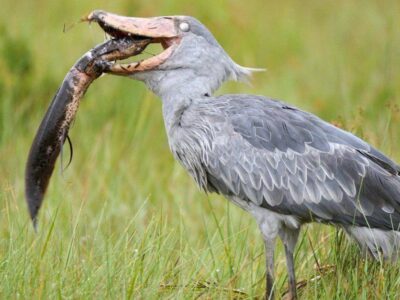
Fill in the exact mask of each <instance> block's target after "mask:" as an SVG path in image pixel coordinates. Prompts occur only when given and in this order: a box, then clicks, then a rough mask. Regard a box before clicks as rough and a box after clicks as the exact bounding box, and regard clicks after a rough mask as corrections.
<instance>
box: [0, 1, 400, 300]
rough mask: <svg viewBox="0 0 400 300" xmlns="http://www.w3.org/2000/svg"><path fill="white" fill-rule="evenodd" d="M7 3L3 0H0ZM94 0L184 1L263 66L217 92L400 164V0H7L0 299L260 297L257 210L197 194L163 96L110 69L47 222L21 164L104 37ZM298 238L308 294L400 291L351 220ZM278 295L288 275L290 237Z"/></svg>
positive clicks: (174, 7) (77, 130) (163, 11)
mask: <svg viewBox="0 0 400 300" xmlns="http://www.w3.org/2000/svg"><path fill="white" fill-rule="evenodd" d="M3 2H4V1H3ZM95 8H103V9H106V10H109V11H113V12H117V13H120V14H124V15H140V16H153V15H167V14H188V15H193V16H196V17H197V18H198V19H200V20H201V21H202V22H203V23H204V24H206V25H207V26H208V27H209V28H210V29H211V31H212V32H214V34H215V36H216V37H217V39H218V40H219V41H220V43H221V45H223V47H224V48H225V49H226V50H227V52H228V53H229V54H230V55H231V56H232V58H234V59H235V60H236V61H237V62H238V63H240V64H242V65H246V66H251V67H265V68H267V69H268V71H267V72H265V73H262V74H257V75H256V77H255V78H254V81H253V84H252V86H246V85H242V84H237V83H229V84H226V85H225V86H224V87H223V88H222V89H221V90H220V91H219V92H218V93H227V92H242V93H253V94H264V95H269V96H271V97H274V98H280V99H283V100H286V101H287V102H290V103H291V104H294V105H296V106H298V107H300V108H302V109H305V110H308V111H311V112H313V113H315V114H317V115H319V116H321V117H322V118H324V119H326V120H328V121H331V122H334V123H335V124H337V125H339V126H341V127H343V128H345V129H347V130H350V131H352V132H354V133H356V134H358V135H360V136H361V137H363V138H365V139H366V140H368V141H369V142H370V143H371V144H373V145H374V146H376V147H378V148H379V149H381V150H382V151H384V152H385V153H387V154H388V155H390V156H391V157H393V158H394V159H396V160H397V161H400V151H399V148H400V138H399V137H400V112H399V105H400V84H399V83H400V72H399V70H400V18H399V17H400V4H399V2H398V1H396V0H393V1H390V0H388V1H344V0H343V1H342V0H340V1H316V0H315V1H295V0H292V1H247V2H246V3H244V2H243V1H239V0H234V1H229V2H228V1H226V2H224V1H202V2H200V1H199V2H197V3H193V2H187V1H176V0H175V1H173V0H169V1H161V0H156V1H96V3H95V4H94V2H93V1H92V2H82V1H48V0H43V1H10V0H5V3H2V9H1V10H0V210H1V213H0V298H3V299H9V298H27V299H32V298H45V299H48V298H49V299H53V298H73V299H78V298H108V299H120V298H135V299H137V298H139V299H154V298H166V299H169V298H173V299H176V298H178V299H179V298H180V299H186V298H197V297H200V298H203V299H215V298H217V299H218V298H220V299H225V298H255V297H261V296H262V294H263V290H264V277H263V276H264V257H263V245H262V241H261V237H260V235H259V233H258V229H257V227H256V224H255V222H254V221H253V220H252V219H251V217H250V216H249V215H247V214H246V213H244V212H242V211H241V210H240V209H238V208H236V207H235V206H233V205H231V204H229V203H228V202H227V201H226V200H224V199H222V198H221V197H218V196H215V195H209V196H206V195H203V194H202V193H200V192H199V191H198V189H197V187H196V186H195V184H194V183H193V182H192V180H191V179H190V178H189V177H188V175H187V174H186V173H185V172H184V170H183V169H182V168H181V167H180V166H179V165H178V164H177V163H176V162H174V160H173V158H172V156H171V155H170V153H169V150H168V144H167V141H166V137H165V133H164V127H163V121H162V117H161V107H160V102H159V100H158V99H156V98H155V97H154V96H153V95H151V94H150V93H149V92H148V91H146V90H145V88H144V86H143V85H141V84H140V83H137V82H133V81H130V80H128V79H123V78H117V77H109V76H106V77H103V78H101V79H99V80H97V81H96V82H95V83H94V84H93V86H92V87H91V88H90V89H89V91H88V93H87V94H86V96H85V99H84V101H83V103H82V105H81V107H80V111H79V113H78V116H77V119H76V122H75V124H74V127H73V129H72V130H71V132H70V135H71V137H72V140H73V143H74V146H75V153H74V154H75V155H74V161H73V163H72V165H71V166H70V167H69V168H68V169H67V171H65V172H64V173H63V174H62V175H61V174H60V167H59V166H58V167H57V168H56V171H55V173H54V175H53V178H52V181H51V184H50V187H49V190H48V193H47V196H46V201H45V203H44V206H43V210H42V211H41V214H40V224H39V226H40V227H39V232H38V233H37V234H35V233H34V232H33V230H32V228H31V225H30V222H29V218H28V214H27V210H26V205H25V203H24V193H23V191H24V186H23V183H24V163H25V161H26V157H27V153H28V150H29V146H30V143H31V141H32V139H33V136H34V133H35V130H36V129H37V127H38V125H39V122H40V119H41V118H42V116H43V114H44V112H45V110H46V108H47V105H48V103H49V102H50V99H51V97H52V95H53V94H54V92H55V91H56V89H57V86H58V85H59V84H60V82H61V80H62V78H63V76H64V74H65V73H66V72H67V70H68V69H69V67H70V66H71V65H72V64H73V63H74V61H75V60H76V59H77V58H78V57H79V56H80V55H81V54H82V53H83V52H85V51H86V50H87V49H89V48H90V47H92V46H94V45H96V44H97V43H99V42H101V41H102V40H103V35H102V33H101V31H100V30H99V29H98V28H97V27H96V26H95V25H91V26H87V24H78V25H75V26H74V27H73V28H72V29H69V30H68V31H67V32H66V33H63V27H64V24H66V27H70V26H69V25H71V24H73V23H74V22H75V21H76V20H78V19H79V18H80V17H81V16H82V15H84V14H85V13H87V12H89V11H90V10H92V9H95ZM300 241H301V242H300V243H299V246H298V248H297V251H296V271H297V278H298V281H299V282H300V283H301V284H302V287H301V288H300V295H301V297H302V298H304V299H321V298H322V299H331V298H336V299H343V298H348V299H354V298H361V299H373V298H377V299H380V298H391V299H396V298H399V297H400V295H399V294H400V293H399V292H398V290H399V288H400V282H399V281H400V279H399V278H400V277H399V271H400V268H399V266H398V265H390V264H386V263H379V262H371V261H369V260H365V259H363V258H362V257H360V255H359V253H358V249H357V248H356V247H355V246H354V245H353V244H351V243H348V242H347V240H346V238H345V237H344V235H343V233H342V232H341V231H340V230H337V229H335V228H332V227H328V226H321V225H309V226H307V227H305V228H304V229H303V231H302V234H301V237H300ZM276 273H277V276H276V278H277V294H278V295H284V293H285V291H286V286H287V282H286V279H287V276H286V271H285V262H284V255H283V252H282V246H281V245H280V244H279V245H278V251H277V270H276Z"/></svg>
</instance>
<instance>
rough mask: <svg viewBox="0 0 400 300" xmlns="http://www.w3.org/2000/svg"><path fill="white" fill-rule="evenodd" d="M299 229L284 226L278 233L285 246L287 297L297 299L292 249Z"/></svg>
mask: <svg viewBox="0 0 400 300" xmlns="http://www.w3.org/2000/svg"><path fill="white" fill-rule="evenodd" d="M299 231H300V230H299V229H295V230H292V229H288V228H285V230H284V231H283V233H282V234H280V236H281V238H282V241H283V244H284V247H285V255H286V265H287V271H288V276H289V295H288V299H297V291H296V275H295V271H294V259H293V254H294V249H295V247H296V243H297V238H298V237H299Z"/></svg>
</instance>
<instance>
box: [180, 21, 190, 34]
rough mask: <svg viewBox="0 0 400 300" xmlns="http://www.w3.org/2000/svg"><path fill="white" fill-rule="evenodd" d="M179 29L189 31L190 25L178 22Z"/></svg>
mask: <svg viewBox="0 0 400 300" xmlns="http://www.w3.org/2000/svg"><path fill="white" fill-rule="evenodd" d="M179 29H180V30H182V31H185V32H186V31H189V29H190V26H189V24H188V23H186V22H182V23H180V24H179Z"/></svg>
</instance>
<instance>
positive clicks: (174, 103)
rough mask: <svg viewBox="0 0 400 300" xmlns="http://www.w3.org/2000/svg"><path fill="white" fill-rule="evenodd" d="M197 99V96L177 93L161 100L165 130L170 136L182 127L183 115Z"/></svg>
mask: <svg viewBox="0 0 400 300" xmlns="http://www.w3.org/2000/svg"><path fill="white" fill-rule="evenodd" d="M197 97H198V96H195V95H188V94H178V93H175V94H172V95H164V96H163V97H162V98H161V99H162V110H163V117H164V122H165V128H166V130H167V133H168V134H169V133H170V132H171V130H173V129H174V128H176V127H179V126H180V122H181V118H182V115H183V113H184V112H185V110H186V109H187V108H188V107H189V106H190V105H191V104H192V102H193V100H194V99H196V98H197Z"/></svg>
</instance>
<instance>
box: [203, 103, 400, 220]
mask: <svg viewBox="0 0 400 300" xmlns="http://www.w3.org/2000/svg"><path fill="white" fill-rule="evenodd" d="M212 105H213V109H214V110H210V111H213V112H215V115H218V117H213V116H212V115H213V113H210V114H209V115H210V117H208V118H207V117H204V116H203V120H209V124H208V125H207V126H208V127H210V128H212V134H213V139H212V145H211V150H209V151H207V153H206V154H205V155H204V158H203V160H204V162H203V163H204V165H205V166H206V169H207V174H208V185H209V188H210V189H211V190H216V191H218V192H220V193H223V194H227V195H237V196H239V197H240V198H242V199H246V200H248V201H252V202H254V203H256V204H257V205H260V206H262V207H265V208H268V209H271V210H273V211H276V212H279V213H283V214H293V215H296V216H299V217H300V218H303V219H305V220H311V219H316V220H320V221H323V222H333V223H341V224H357V225H362V226H371V227H378V228H393V227H396V228H398V226H399V224H400V177H399V174H400V168H399V166H398V165H396V164H395V163H394V162H393V161H391V160H390V159H389V158H387V157H385V156H384V155H383V154H382V153H380V152H379V151H377V150H375V149H374V148H373V147H371V146H370V145H368V144H367V143H366V142H364V141H363V140H361V139H359V138H357V137H356V136H354V135H352V134H350V133H348V132H346V131H343V130H341V129H339V128H336V127H335V126H333V125H330V124H328V123H326V122H324V121H322V120H320V119H319V118H317V117H316V116H314V115H311V114H309V113H306V112H303V111H300V110H298V109H295V108H293V107H290V106H287V105H285V104H283V103H281V102H277V101H272V100H268V99H264V98H261V97H256V96H246V95H238V96H235V95H227V96H223V97H219V98H217V100H216V101H214V102H213V104H212ZM221 115H223V116H224V117H223V118H221Z"/></svg>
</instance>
